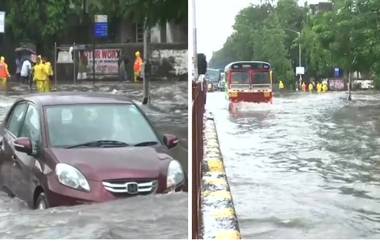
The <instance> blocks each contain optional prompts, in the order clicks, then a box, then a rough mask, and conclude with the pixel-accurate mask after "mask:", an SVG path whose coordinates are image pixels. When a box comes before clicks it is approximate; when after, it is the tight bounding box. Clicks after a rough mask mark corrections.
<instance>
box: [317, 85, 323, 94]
mask: <svg viewBox="0 0 380 241" xmlns="http://www.w3.org/2000/svg"><path fill="white" fill-rule="evenodd" d="M317 92H318V93H321V92H322V84H321V83H319V82H318V84H317Z"/></svg>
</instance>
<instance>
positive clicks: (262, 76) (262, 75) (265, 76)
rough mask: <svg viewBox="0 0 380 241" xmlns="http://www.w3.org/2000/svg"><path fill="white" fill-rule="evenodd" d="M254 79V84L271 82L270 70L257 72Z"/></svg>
mask: <svg viewBox="0 0 380 241" xmlns="http://www.w3.org/2000/svg"><path fill="white" fill-rule="evenodd" d="M252 80H253V81H252V83H253V84H254V85H255V84H258V85H261V84H270V78H269V72H256V73H254V74H253V78H252Z"/></svg>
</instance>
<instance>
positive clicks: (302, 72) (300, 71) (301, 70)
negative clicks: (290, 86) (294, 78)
mask: <svg viewBox="0 0 380 241" xmlns="http://www.w3.org/2000/svg"><path fill="white" fill-rule="evenodd" d="M298 74H305V67H300V66H298V67H296V75H298Z"/></svg>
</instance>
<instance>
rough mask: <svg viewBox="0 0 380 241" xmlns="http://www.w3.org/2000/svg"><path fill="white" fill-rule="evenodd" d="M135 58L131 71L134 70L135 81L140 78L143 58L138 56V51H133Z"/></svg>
mask: <svg viewBox="0 0 380 241" xmlns="http://www.w3.org/2000/svg"><path fill="white" fill-rule="evenodd" d="M135 56H136V59H135V63H134V65H133V71H134V74H135V75H134V80H135V82H137V81H139V80H140V79H141V72H142V65H143V60H142V58H141V57H140V52H139V51H137V52H136V53H135Z"/></svg>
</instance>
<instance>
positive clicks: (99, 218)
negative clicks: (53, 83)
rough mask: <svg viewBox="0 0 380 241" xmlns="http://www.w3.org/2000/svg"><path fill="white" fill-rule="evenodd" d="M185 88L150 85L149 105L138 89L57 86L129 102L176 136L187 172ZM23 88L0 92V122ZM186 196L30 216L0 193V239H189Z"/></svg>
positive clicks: (113, 84) (106, 84)
mask: <svg viewBox="0 0 380 241" xmlns="http://www.w3.org/2000/svg"><path fill="white" fill-rule="evenodd" d="M187 89H188V88H187V82H170V81H168V82H153V83H152V84H151V105H148V106H145V105H142V104H141V101H142V96H143V92H142V85H141V84H132V83H125V82H123V83H120V82H107V81H102V82H100V81H97V82H96V84H95V86H94V85H93V83H92V82H84V83H78V84H77V85H72V84H64V85H63V84H61V85H59V86H58V90H59V91H84V92H108V93H109V92H114V93H115V94H123V95H127V96H129V97H130V98H131V99H132V100H135V101H136V103H137V104H138V105H139V106H140V107H142V109H143V110H144V111H145V112H146V114H147V116H148V118H149V119H150V120H151V121H152V122H153V125H154V126H155V127H156V129H157V130H158V131H159V132H160V133H168V134H174V135H176V136H177V137H178V138H179V139H180V143H179V145H178V146H177V147H175V148H174V149H173V150H172V153H171V154H172V156H173V157H174V158H176V159H177V160H179V161H180V162H181V164H182V166H183V168H184V169H185V171H186V172H187V133H188V132H187V124H188V120H187V115H188V112H187ZM28 92H29V90H28V88H27V86H26V85H21V84H11V86H10V88H9V89H8V91H7V92H4V91H0V120H1V121H2V120H3V117H4V115H5V114H6V111H7V110H8V109H9V107H10V106H11V104H12V103H13V102H14V101H15V99H16V98H17V97H19V96H20V95H23V94H25V93H28ZM187 207H188V196H187V193H185V192H180V193H174V194H164V195H150V196H137V197H134V198H128V199H120V200H116V201H111V202H106V203H100V204H91V205H79V206H74V207H58V208H51V209H47V210H30V209H29V208H28V207H27V206H26V204H25V203H24V202H23V201H21V200H19V199H17V198H9V197H8V196H7V195H6V194H5V193H3V192H1V191H0V238H52V239H53V238H90V239H95V238H134V239H137V238H145V239H152V238H166V239H171V238H181V239H186V238H187V237H188V211H187V210H188V209H187Z"/></svg>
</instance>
